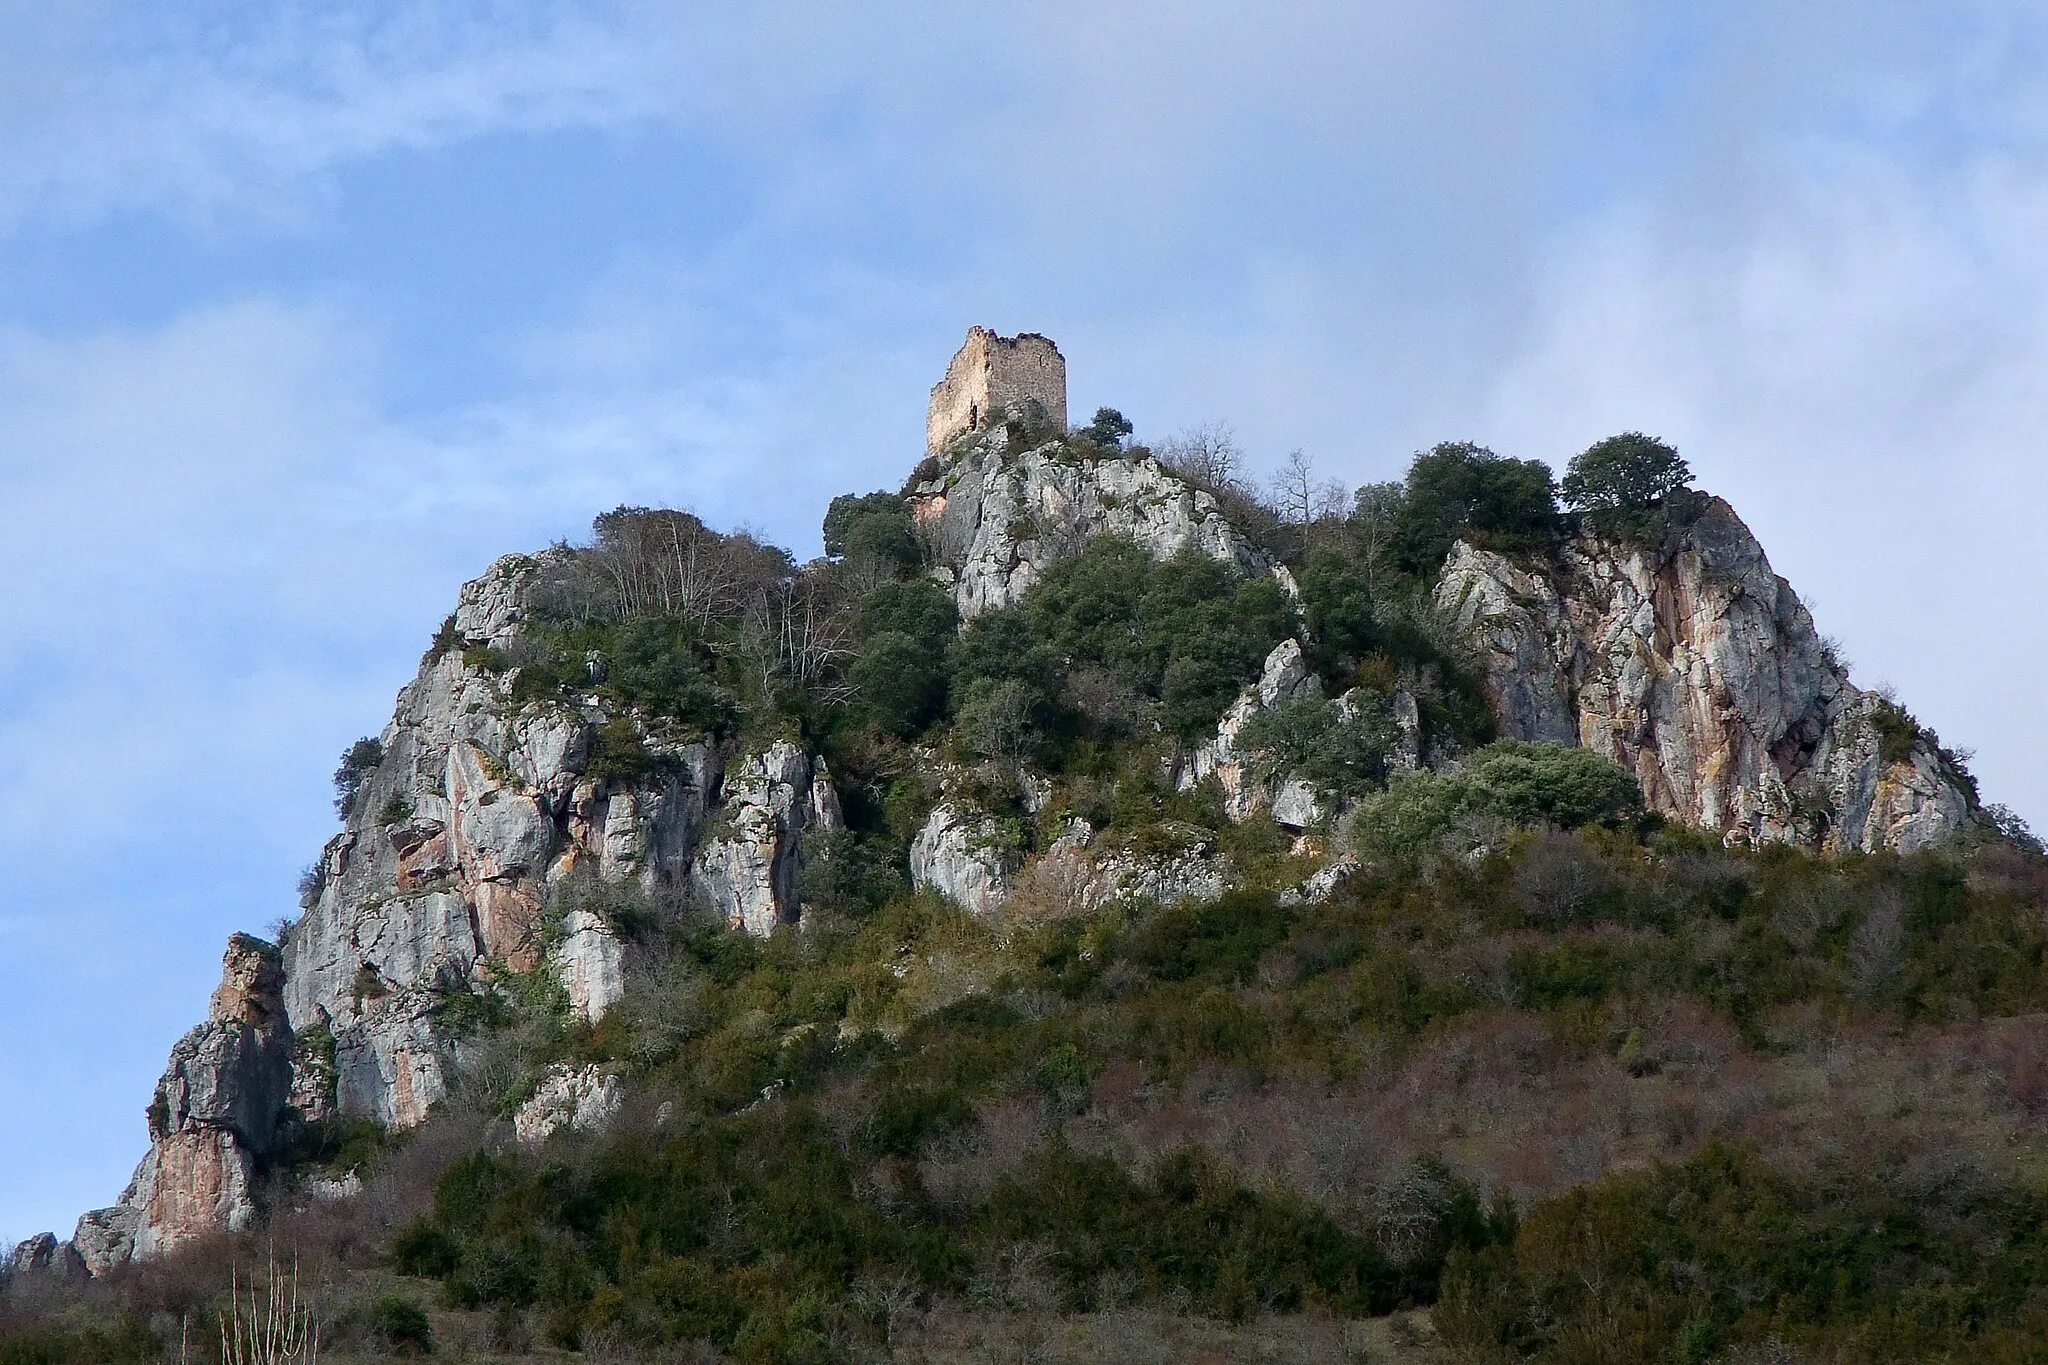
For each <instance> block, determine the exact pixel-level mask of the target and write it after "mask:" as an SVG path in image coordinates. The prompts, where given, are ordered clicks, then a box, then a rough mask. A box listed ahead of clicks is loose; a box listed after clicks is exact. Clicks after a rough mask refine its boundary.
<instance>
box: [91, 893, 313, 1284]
mask: <svg viewBox="0 0 2048 1365" xmlns="http://www.w3.org/2000/svg"><path fill="white" fill-rule="evenodd" d="M283 987H284V972H283V968H282V964H281V963H280V961H279V958H278V952H277V949H276V948H275V947H273V946H272V945H271V944H268V943H265V942H263V941H262V940H260V939H255V938H251V937H249V936H248V935H246V934H236V935H235V936H234V937H233V938H231V939H229V940H228V950H227V955H226V958H225V960H224V962H223V969H222V973H221V983H220V987H219V988H218V989H217V990H215V991H214V993H213V1004H212V1008H211V1009H210V1010H209V1012H208V1016H207V1020H206V1022H205V1023H204V1024H201V1025H200V1026H199V1027H197V1028H195V1029H193V1030H192V1031H191V1032H189V1033H187V1034H186V1035H185V1036H184V1037H183V1038H181V1039H179V1040H178V1043H177V1046H175V1047H173V1048H172V1049H171V1057H170V1063H169V1065H168V1066H166V1067H165V1069H164V1074H163V1079H161V1080H159V1081H158V1082H157V1087H156V1096H155V1098H154V1099H153V1100H151V1102H150V1106H149V1137H150V1149H149V1154H148V1155H147V1156H145V1157H144V1158H143V1159H142V1164H141V1165H140V1166H139V1167H137V1169H136V1172H135V1176H134V1178H133V1179H132V1180H130V1181H129V1182H128V1188H127V1190H126V1191H124V1192H123V1194H122V1196H121V1200H120V1202H119V1203H118V1204H117V1205H115V1206H114V1207H113V1208H108V1209H97V1210H94V1211H93V1212H91V1213H88V1214H86V1215H85V1216H84V1217H83V1218H81V1219H80V1220H79V1225H78V1229H77V1231H76V1232H75V1233H74V1234H73V1236H72V1239H71V1240H72V1246H73V1247H74V1248H75V1249H76V1251H77V1253H78V1255H79V1256H80V1257H81V1259H82V1260H83V1261H84V1263H85V1265H86V1267H87V1269H88V1270H90V1271H91V1272H92V1273H94V1274H100V1273H103V1272H104V1271H105V1270H106V1269H108V1268H109V1267H111V1266H113V1265H117V1264H119V1263H120V1262H122V1261H124V1260H127V1259H129V1258H130V1257H142V1256H150V1255H153V1254H156V1253H157V1252H161V1251H167V1250H169V1249H171V1248H172V1247H175V1246H177V1245H178V1244H179V1243H181V1242H186V1241H189V1240H191V1239H192V1238H194V1237H198V1236H201V1235H203V1234H205V1233H208V1232H214V1231H218V1230H221V1229H230V1230H234V1229H240V1228H244V1227H247V1226H249V1224H250V1223H251V1222H253V1221H254V1220H255V1218H256V1214H257V1206H256V1198H255V1194H256V1184H257V1175H258V1172H259V1170H260V1168H261V1164H262V1162H263V1161H264V1160H265V1159H266V1158H267V1157H269V1156H270V1155H271V1154H272V1151H273V1149H274V1148H275V1146H276V1144H277V1142H278V1140H279V1139H280V1137H281V1136H282V1135H283V1132H284V1129H285V1125H286V1123H287V1122H288V1121H289V1119H290V1110H289V1108H288V1100H289V1098H290V1093H291V1079H292V1076H291V1056H292V1050H293V1047H292V1044H293V1040H292V1034H291V1029H290V1026H289V1025H288V1023H287V1022H286V1017H285V1004H284V993H283Z"/></svg>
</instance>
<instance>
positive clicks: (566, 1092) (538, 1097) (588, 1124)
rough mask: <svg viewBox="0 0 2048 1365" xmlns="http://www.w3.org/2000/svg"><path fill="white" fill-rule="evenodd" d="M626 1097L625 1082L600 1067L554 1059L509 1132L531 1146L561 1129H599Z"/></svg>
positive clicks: (607, 1123) (586, 1131) (592, 1130)
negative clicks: (573, 1064)
mask: <svg viewBox="0 0 2048 1365" xmlns="http://www.w3.org/2000/svg"><path fill="white" fill-rule="evenodd" d="M625 1100H626V1087H625V1084H624V1083H623V1082H622V1081H620V1080H619V1078H618V1077H617V1076H616V1075H614V1074H612V1073H611V1072H609V1071H607V1070H605V1069H604V1068H603V1067H600V1066H571V1065H569V1064H568V1063H567V1062H556V1063H555V1064H554V1065H553V1066H550V1067H549V1068H548V1069H547V1070H546V1071H545V1072H543V1073H542V1075H541V1078H540V1084H539V1085H538V1086H536V1087H535V1088H534V1092H533V1095H532V1097H531V1098H529V1099H528V1100H527V1101H526V1103H524V1104H522V1105H520V1106H519V1111H518V1112H517V1113H515V1114H514V1115H513V1116H512V1133H513V1136H514V1137H516V1138H518V1139H519V1141H521V1142H523V1143H526V1144H528V1145H534V1144H538V1143H542V1142H546V1141H547V1140H548V1139H549V1138H551V1137H553V1136H554V1135H555V1134H556V1133H559V1132H562V1131H564V1130H567V1131H569V1132H574V1133H595V1132H599V1131H602V1130H603V1129H604V1128H606V1127H607V1126H609V1125H610V1123H611V1121H612V1119H613V1118H614V1117H615V1116H616V1115H617V1114H618V1112H619V1106H620V1105H622V1104H624V1103H625Z"/></svg>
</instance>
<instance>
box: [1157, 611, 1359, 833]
mask: <svg viewBox="0 0 2048 1365" xmlns="http://www.w3.org/2000/svg"><path fill="white" fill-rule="evenodd" d="M1322 695H1323V684H1322V681H1321V679H1319V678H1317V677H1316V675H1315V674H1314V673H1311V672H1310V671H1309V667H1308V660H1306V659H1305V658H1303V657H1302V653H1301V645H1300V644H1299V643H1297V642H1296V641H1293V640H1282V641H1281V642H1280V643H1279V644H1277V645H1275V646H1273V652H1272V653H1270V654H1268V655H1267V656H1266V663H1265V666H1264V668H1262V669H1261V670H1260V672H1259V680H1258V681H1257V682H1256V683H1254V684H1252V685H1251V686H1250V687H1247V688H1245V690H1244V692H1243V693H1242V694H1241V695H1240V696H1239V697H1238V699H1237V700H1236V701H1234V702H1232V703H1231V704H1230V709H1229V710H1228V711H1225V712H1224V713H1223V719H1222V720H1220V721H1218V722H1217V725H1216V737H1215V738H1214V739H1212V740H1210V741H1208V742H1207V743H1205V744H1203V745H1202V746H1201V747H1199V748H1197V749H1196V750H1195V751H1194V752H1193V753H1191V754H1189V755H1187V756H1186V758H1184V759H1183V760H1182V761H1181V763H1180V765H1179V768H1178V770H1177V771H1176V773H1175V775H1174V781H1175V784H1176V785H1177V786H1179V787H1180V789H1181V790H1182V791H1188V790H1191V789H1192V788H1194V787H1195V786H1196V785H1197V784H1199V783H1200V782H1202V781H1203V780H1204V779H1206V778H1210V777H1214V778H1215V779H1216V781H1217V783H1218V784H1219V785H1220V786H1221V787H1222V788H1223V809H1224V812H1225V813H1226V814H1227V815H1229V816H1230V818H1231V819H1233V820H1242V819H1244V818H1245V817H1246V816H1248V815H1250V814H1251V813H1252V812H1253V811H1255V810H1260V809H1267V810H1270V811H1271V812H1272V814H1273V818H1274V819H1275V820H1278V821H1279V822H1280V823H1282V824H1292V825H1294V826H1296V827H1297V828H1298V827H1300V826H1303V825H1307V824H1310V823H1312V822H1313V821H1314V820H1315V818H1316V815H1317V813H1318V811H1317V805H1318V803H1317V801H1316V794H1315V792H1314V791H1313V790H1312V789H1311V788H1310V787H1309V786H1308V784H1307V783H1304V782H1300V781H1282V782H1277V783H1276V782H1271V781H1266V780H1262V779H1261V778H1260V777H1259V776H1258V775H1257V774H1255V773H1254V772H1253V771H1252V768H1251V757H1252V756H1251V755H1250V754H1247V753H1243V752H1241V751H1240V749H1239V746H1238V735H1239V733H1240V732H1241V731H1242V730H1243V729H1244V727H1245V726H1246V725H1247V724H1248V723H1250V721H1251V719H1252V718H1253V717H1254V716H1256V715H1258V714H1259V713H1260V712H1262V711H1270V710H1272V709H1273V708H1274V707H1276V706H1278V705H1280V704H1281V703H1282V702H1288V701H1300V700H1303V699H1305V698H1311V697H1320V696H1322Z"/></svg>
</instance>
